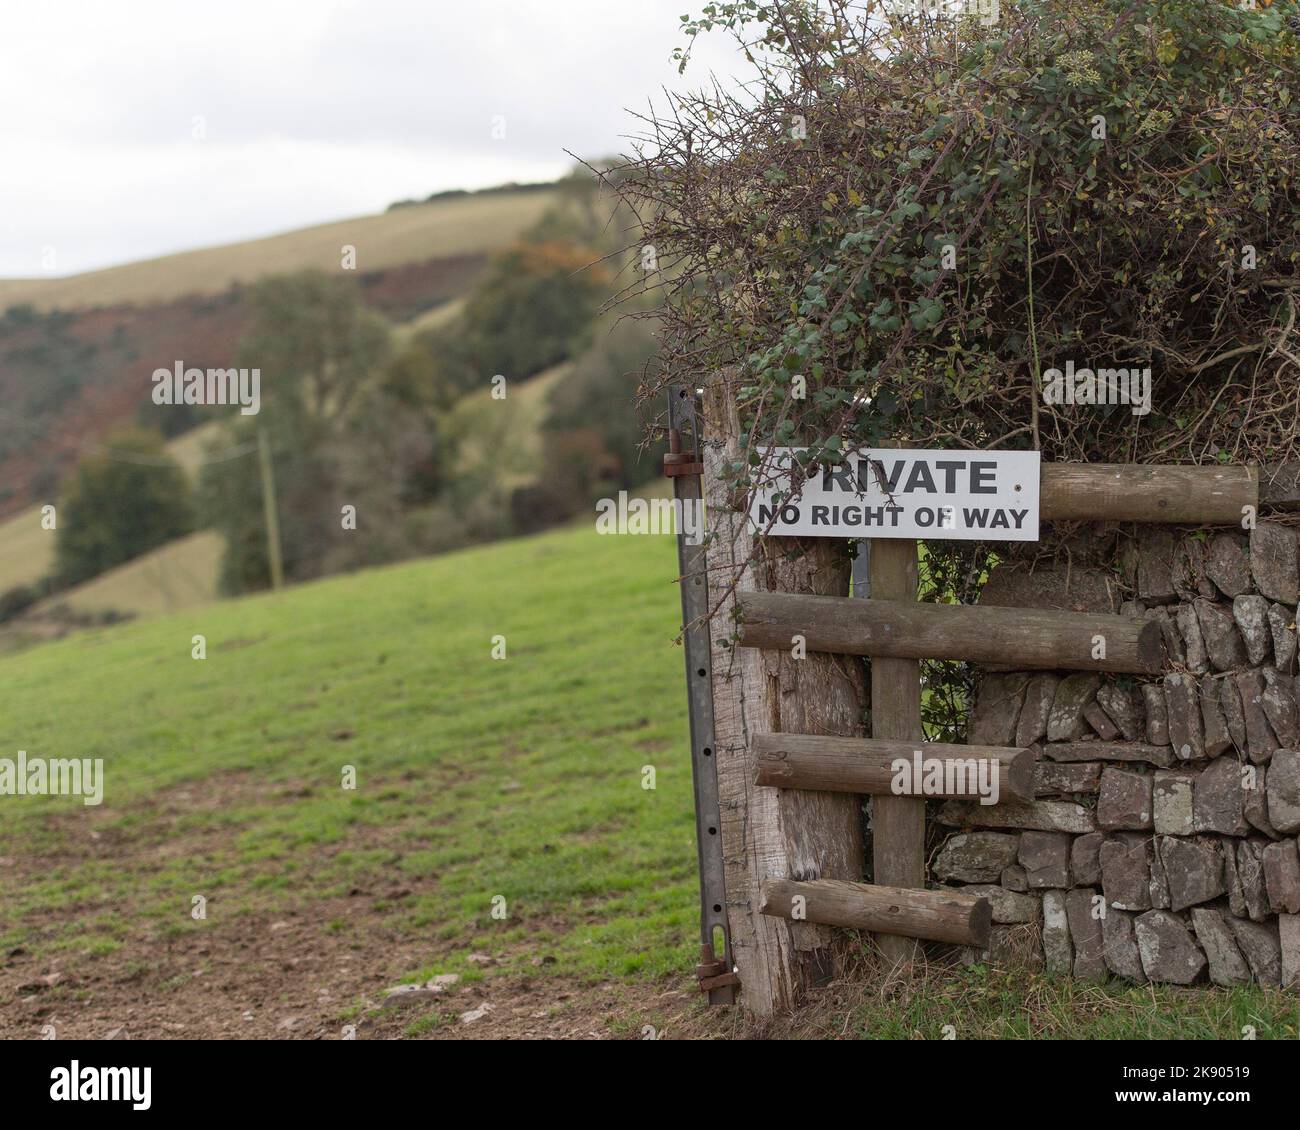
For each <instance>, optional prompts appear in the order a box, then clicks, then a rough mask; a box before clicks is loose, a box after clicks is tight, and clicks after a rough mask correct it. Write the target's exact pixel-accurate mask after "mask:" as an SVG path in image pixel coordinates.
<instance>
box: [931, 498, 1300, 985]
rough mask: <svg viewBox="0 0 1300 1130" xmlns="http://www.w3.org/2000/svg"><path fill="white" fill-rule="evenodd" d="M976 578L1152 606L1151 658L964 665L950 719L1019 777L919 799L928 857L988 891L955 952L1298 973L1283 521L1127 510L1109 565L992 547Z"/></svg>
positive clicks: (1224, 973)
mask: <svg viewBox="0 0 1300 1130" xmlns="http://www.w3.org/2000/svg"><path fill="white" fill-rule="evenodd" d="M1111 544H1112V545H1117V546H1118V545H1119V544H1120V543H1119V540H1118V538H1117V540H1116V541H1113V542H1112V543H1111ZM981 599H982V600H983V601H986V602H989V603H996V604H1003V605H1011V606H1019V607H1039V608H1042V607H1054V608H1071V609H1076V610H1081V611H1099V612H1118V613H1120V614H1122V615H1130V616H1142V617H1145V618H1154V619H1156V620H1158V621H1159V623H1160V626H1161V629H1162V632H1163V635H1164V639H1165V644H1166V648H1167V653H1168V662H1167V668H1166V673H1165V674H1164V675H1163V677H1157V678H1151V679H1146V678H1138V677H1128V676H1114V675H1098V674H1094V673H1082V674H1081V673H1069V672H1065V671H1060V672H1050V671H1049V672H1045V671H986V672H984V673H983V675H982V678H981V680H980V684H979V687H978V690H977V694H976V699H975V704H974V708H973V711H972V714H971V719H970V728H969V735H968V740H969V741H970V742H971V743H980V744H990V745H1014V746H1022V747H1033V748H1034V749H1035V751H1036V754H1037V764H1036V777H1035V794H1036V796H1035V799H1034V800H1033V801H1032V802H1029V803H1014V804H1006V803H1002V804H998V805H996V806H984V805H980V804H979V803H978V802H974V801H965V800H962V801H949V802H947V803H946V804H944V805H943V806H942V808H941V810H940V812H939V823H940V824H941V825H942V826H943V831H944V832H945V833H946V838H945V839H944V841H943V843H942V845H941V846H940V847H939V848H938V850H937V852H936V853H935V855H934V857H933V859H932V864H931V869H932V876H933V878H934V879H935V880H937V881H938V882H939V883H941V884H945V885H952V886H957V887H961V888H962V889H964V890H967V891H973V892H976V893H979V894H984V895H986V896H987V897H988V898H989V899H990V901H991V903H992V906H993V921H994V923H995V925H994V932H993V938H992V941H991V943H990V948H989V950H987V951H983V952H980V953H976V952H973V951H972V952H971V953H970V955H969V956H970V957H971V958H972V959H980V960H992V961H996V962H1000V963H1007V962H1010V963H1015V962H1027V963H1030V964H1033V965H1036V966H1045V967H1046V968H1047V969H1048V970H1049V971H1052V972H1057V973H1071V974H1073V975H1074V976H1076V977H1081V978H1103V977H1105V976H1107V975H1110V974H1113V975H1116V976H1118V977H1124V978H1128V979H1131V980H1134V981H1156V982H1169V983H1173V984H1180V985H1186V984H1192V983H1196V982H1202V981H1206V980H1208V981H1211V982H1213V983H1214V984H1217V985H1236V984H1242V983H1245V982H1248V981H1252V980H1253V981H1258V982H1259V983H1261V984H1264V985H1273V986H1276V985H1282V984H1291V985H1297V984H1300V854H1298V851H1297V833H1300V707H1298V705H1297V704H1298V702H1300V677H1297V639H1296V611H1297V609H1296V605H1297V600H1300V540H1298V538H1297V532H1296V530H1295V529H1294V528H1292V527H1290V526H1288V525H1285V524H1282V523H1279V522H1270V521H1262V522H1260V523H1259V524H1258V525H1257V527H1256V528H1255V529H1254V530H1253V531H1250V532H1249V533H1246V532H1237V531H1221V530H1217V531H1216V530H1212V531H1204V530H1201V531H1181V530H1174V529H1170V528H1165V527H1140V528H1139V529H1138V530H1137V532H1136V534H1135V535H1134V536H1133V537H1132V538H1131V539H1123V542H1122V548H1120V549H1119V550H1118V552H1117V553H1116V555H1115V557H1114V559H1113V560H1112V561H1111V562H1110V563H1109V567H1106V565H1104V564H1099V563H1097V562H1096V561H1093V562H1092V563H1085V564H1082V565H1077V566H1076V565H1074V563H1073V562H1068V563H1067V564H1066V565H1065V566H1062V565H1060V564H1054V565H1053V566H1052V567H1050V568H1047V569H1041V568H1039V569H1033V568H1030V567H1029V566H1027V565H1025V564H1023V563H1020V562H1008V563H1006V564H1003V565H1000V566H998V567H997V568H996V569H995V570H994V573H993V575H992V576H991V577H990V579H989V583H988V585H987V586H986V588H985V592H984V594H983V596H982V597H981Z"/></svg>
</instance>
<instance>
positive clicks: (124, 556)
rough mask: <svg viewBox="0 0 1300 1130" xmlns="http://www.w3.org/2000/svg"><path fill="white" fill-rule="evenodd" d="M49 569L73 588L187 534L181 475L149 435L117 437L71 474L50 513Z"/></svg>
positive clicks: (187, 501)
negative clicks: (52, 546)
mask: <svg viewBox="0 0 1300 1130" xmlns="http://www.w3.org/2000/svg"><path fill="white" fill-rule="evenodd" d="M57 514H58V525H57V527H56V530H57V538H58V540H57V542H56V550H55V571H56V574H57V576H58V580H59V583H60V585H64V586H67V585H75V584H79V583H80V582H82V581H84V580H88V579H89V578H91V577H95V576H98V575H99V574H100V573H103V572H105V571H106V570H108V569H111V568H113V567H114V566H115V565H121V564H122V563H123V562H125V561H130V560H131V559H132V558H133V557H139V556H140V555H141V554H143V553H148V552H149V550H151V549H154V548H156V547H157V546H160V545H163V544H165V543H166V542H169V541H171V540H172V539H174V538H178V537H180V536H182V535H183V534H187V533H189V532H190V531H191V530H192V529H193V506H192V502H191V498H190V487H189V482H188V481H187V479H186V478H185V472H184V470H183V469H182V468H181V465H180V464H179V463H177V462H176V460H175V459H173V458H172V457H171V456H170V455H168V454H167V450H166V448H165V447H164V445H163V441H162V437H161V436H160V435H158V434H157V433H156V432H148V431H144V430H142V429H139V430H132V431H128V432H123V433H119V434H118V435H116V436H114V437H112V438H110V439H109V441H108V443H107V445H106V448H105V450H104V451H103V452H102V453H100V454H98V455H94V456H91V457H90V458H88V459H86V460H84V461H83V462H82V463H81V464H80V465H79V466H78V467H77V470H76V471H75V472H74V473H73V475H72V479H71V481H70V482H69V484H68V486H67V488H66V491H65V493H64V496H63V500H62V501H61V502H60V504H59V507H58V511H57Z"/></svg>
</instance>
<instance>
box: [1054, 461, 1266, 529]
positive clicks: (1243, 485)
mask: <svg viewBox="0 0 1300 1130" xmlns="http://www.w3.org/2000/svg"><path fill="white" fill-rule="evenodd" d="M1259 481H1260V474H1259V468H1257V467H1147V466H1143V465H1141V464H1135V463H1044V464H1043V466H1042V477H1041V479H1040V483H1039V500H1038V512H1039V517H1040V518H1041V519H1042V520H1043V521H1044V522H1053V521H1079V522H1108V521H1109V522H1187V523H1194V524H1196V525H1209V526H1216V525H1223V526H1237V525H1240V524H1241V519H1242V517H1243V515H1244V514H1245V513H1246V511H1245V508H1246V507H1248V506H1249V507H1253V508H1255V509H1258V507H1259V501H1260V487H1259Z"/></svg>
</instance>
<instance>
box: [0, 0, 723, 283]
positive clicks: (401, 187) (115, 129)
mask: <svg viewBox="0 0 1300 1130" xmlns="http://www.w3.org/2000/svg"><path fill="white" fill-rule="evenodd" d="M695 7H698V4H694V3H693V2H692V0H616V2H611V0H474V2H473V3H470V4H465V3H463V0H291V2H290V0H223V3H221V4H219V5H195V4H185V3H176V2H175V0H132V3H130V4H126V5H121V4H104V3H103V2H102V0H43V2H42V3H40V4H29V5H21V6H18V5H15V6H13V8H12V9H11V10H10V11H8V12H7V13H6V28H5V35H4V37H3V40H2V41H0V214H2V215H4V217H5V223H4V225H3V229H0V230H3V232H4V236H3V238H2V240H0V276H13V275H34V274H38V273H40V270H41V254H42V249H43V248H44V247H47V246H48V247H53V248H55V250H56V252H57V255H58V259H57V264H58V265H57V271H58V273H60V274H65V273H72V272H76V271H82V270H88V269H93V268H95V267H101V266H107V265H110V264H112V263H118V262H125V261H129V260H132V259H139V258H147V257H149V256H152V255H159V254H165V253H167V252H169V251H175V250H181V249H184V248H190V247H198V246H205V245H208V244H214V243H224V242H227V241H230V240H234V239H241V238H248V237H250V236H256V235H264V234H268V233H270V232H274V231H282V230H286V229H289V228H294V227H299V226H302V225H305V224H310V223H316V222H320V221H324V220H331V219H339V218H342V217H345V216H348V215H356V214H359V213H365V212H373V211H378V210H381V209H383V208H384V207H386V206H387V205H388V204H389V203H391V202H392V201H393V200H397V199H401V198H404V197H412V196H415V197H422V196H425V195H428V194H429V193H430V192H433V191H436V190H439V189H444V188H456V187H479V186H483V185H487V184H493V183H499V182H501V181H504V180H533V179H549V178H551V177H554V176H556V175H559V174H561V173H563V172H564V171H565V170H566V169H567V168H568V167H569V165H570V164H571V162H570V159H569V158H568V157H567V156H566V155H565V153H564V150H565V149H566V148H567V149H570V150H572V151H573V152H575V153H578V154H580V155H581V156H584V157H589V158H597V157H601V156H605V155H607V154H609V153H612V152H616V151H619V150H620V149H625V148H626V142H625V141H623V140H622V135H624V134H627V133H635V132H636V125H635V122H634V121H633V119H632V118H631V117H630V115H629V114H628V113H627V112H626V108H627V107H631V108H633V109H637V110H642V109H644V107H645V105H646V99H647V97H650V96H656V98H657V100H662V96H661V95H660V94H659V91H660V88H661V87H663V86H669V87H681V86H683V85H686V84H687V83H691V84H698V83H699V82H701V81H703V79H704V78H705V76H706V67H705V66H699V67H696V66H693V67H692V70H691V71H689V72H688V74H687V76H686V78H685V79H682V78H679V77H678V75H677V73H676V67H675V65H674V64H673V63H672V62H671V60H670V57H669V56H670V53H671V51H672V49H673V47H674V46H677V45H678V44H679V43H680V42H682V40H681V37H680V35H679V33H678V31H677V28H678V26H679V17H680V15H681V14H682V13H683V12H685V11H688V10H693V9H694V8H695ZM697 58H698V60H699V63H700V64H709V65H712V66H713V67H715V68H716V69H718V70H719V71H720V72H721V73H723V74H726V73H728V71H729V70H737V69H739V65H738V64H734V65H733V58H734V56H733V54H732V52H731V51H730V50H729V48H728V47H727V46H726V44H725V43H724V42H719V43H718V44H717V45H716V46H708V47H706V48H705V52H702V53H699V54H697ZM496 115H501V116H503V117H504V119H505V125H506V131H505V132H506V137H505V140H493V138H492V136H491V131H492V124H493V118H494V116H496ZM196 118H202V119H203V126H204V129H205V131H206V138H205V139H204V140H195V138H194V137H193V133H194V126H195V119H196Z"/></svg>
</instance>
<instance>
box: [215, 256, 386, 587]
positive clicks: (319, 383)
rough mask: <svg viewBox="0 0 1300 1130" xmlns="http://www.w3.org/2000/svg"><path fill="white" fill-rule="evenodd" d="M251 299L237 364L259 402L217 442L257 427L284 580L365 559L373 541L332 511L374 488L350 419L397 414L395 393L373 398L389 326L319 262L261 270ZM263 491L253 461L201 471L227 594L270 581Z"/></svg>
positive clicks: (247, 437)
mask: <svg viewBox="0 0 1300 1130" xmlns="http://www.w3.org/2000/svg"><path fill="white" fill-rule="evenodd" d="M250 302H251V305H252V309H253V321H252V324H251V326H250V328H249V331H248V333H247V335H246V336H245V338H244V339H243V341H242V342H241V343H240V347H239V363H240V365H241V366H247V367H250V368H252V367H256V368H258V369H260V370H261V379H262V396H261V411H260V412H259V414H258V415H257V416H240V417H237V418H236V422H235V423H234V425H233V426H232V433H233V438H232V437H226V438H223V440H222V441H221V443H222V445H223V446H225V445H228V444H230V443H232V442H233V443H235V444H248V445H250V446H251V445H252V444H253V443H254V442H255V440H256V439H257V436H258V432H259V431H261V432H264V433H265V435H266V438H267V440H268V442H269V444H270V448H271V458H272V463H273V466H274V475H275V487H276V513H277V515H278V516H279V522H280V535H281V545H282V548H283V554H284V572H285V576H286V578H288V579H291V580H303V579H306V578H310V577H315V576H320V575H321V574H322V573H324V572H326V571H327V570H329V569H331V568H341V567H345V566H346V564H347V563H348V562H349V561H354V560H368V559H370V558H369V557H368V556H367V552H366V551H367V550H371V551H373V550H375V549H376V546H377V545H378V543H377V542H374V541H373V539H372V541H371V542H370V543H367V542H366V539H365V537H364V536H362V535H361V534H360V533H358V531H356V530H349V529H346V528H345V527H344V525H343V522H342V518H341V515H342V507H343V506H345V505H354V506H355V505H357V502H358V499H359V497H360V496H361V494H362V493H363V492H365V491H366V490H367V489H368V488H370V487H371V486H372V483H371V482H370V481H369V480H368V478H367V476H366V475H365V474H364V473H362V472H361V471H360V470H359V469H358V465H357V463H356V461H355V460H354V459H352V458H351V457H350V452H349V449H350V447H351V446H353V445H354V443H355V438H354V437H355V434H356V431H357V425H358V419H359V418H360V417H363V416H371V415H377V417H378V418H381V419H382V418H385V417H386V418H388V419H390V420H391V419H400V418H402V417H401V414H400V410H399V407H398V405H397V404H396V403H395V402H394V401H392V400H384V399H383V398H382V397H380V398H379V402H376V399H375V397H374V396H373V395H372V391H373V386H374V385H375V384H376V383H377V382H378V378H379V375H380V374H381V373H382V371H383V369H384V366H385V365H386V364H387V363H388V361H389V358H390V355H391V339H390V331H389V328H388V324H387V322H385V321H384V319H383V318H381V317H380V316H379V315H377V314H375V313H373V312H372V311H369V310H367V309H366V308H365V307H364V306H363V305H362V304H361V299H360V296H359V294H358V292H357V288H356V286H355V284H354V283H352V282H351V281H350V280H347V279H342V278H334V277H331V276H329V275H327V274H325V273H324V272H322V271H304V272H301V273H300V274H295V275H286V276H280V277H275V278H270V279H267V280H265V281H264V282H261V283H259V284H258V285H257V286H256V287H255V288H254V289H253V292H252V295H251V298H250ZM383 485H384V483H377V485H374V489H379V488H380V487H382V486H383ZM262 489H263V488H262V481H261V476H260V469H259V465H258V461H257V460H256V459H255V458H241V459H231V460H226V461H222V462H216V463H212V464H210V465H208V466H207V467H205V468H204V473H203V476H202V478H201V480H200V506H201V511H202V513H203V515H204V518H205V520H206V521H207V523H208V524H210V525H211V526H213V527H214V528H215V529H217V530H219V531H220V532H221V533H222V534H223V535H224V536H225V539H226V553H225V557H224V559H223V562H222V570H221V585H222V589H223V591H225V592H230V593H238V592H245V591H249V590H252V589H260V588H265V587H266V586H267V584H268V583H269V573H270V567H269V563H268V553H267V542H266V520H265V515H264V509H263V497H262ZM371 497H372V498H373V497H375V496H374V495H373V494H372V495H371Z"/></svg>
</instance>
